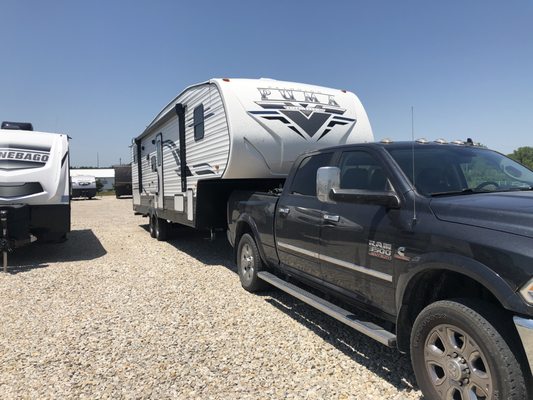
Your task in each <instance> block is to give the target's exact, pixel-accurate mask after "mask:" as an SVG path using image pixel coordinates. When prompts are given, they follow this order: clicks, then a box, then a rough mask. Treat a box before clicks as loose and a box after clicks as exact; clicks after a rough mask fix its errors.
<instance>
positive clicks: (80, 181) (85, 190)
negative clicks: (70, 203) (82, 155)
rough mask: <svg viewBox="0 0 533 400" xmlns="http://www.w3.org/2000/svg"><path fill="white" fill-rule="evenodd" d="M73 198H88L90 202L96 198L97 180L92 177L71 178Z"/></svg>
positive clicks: (79, 176) (77, 176) (78, 176)
mask: <svg viewBox="0 0 533 400" xmlns="http://www.w3.org/2000/svg"><path fill="white" fill-rule="evenodd" d="M70 179H71V185H72V190H71V193H72V195H71V197H87V198H88V199H89V200H90V199H92V198H93V197H94V196H96V178H95V177H94V176H92V175H76V176H72V177H71V178H70Z"/></svg>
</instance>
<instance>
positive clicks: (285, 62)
mask: <svg viewBox="0 0 533 400" xmlns="http://www.w3.org/2000/svg"><path fill="white" fill-rule="evenodd" d="M0 15H1V20H2V23H1V24H0V49H1V51H2V56H1V62H0V120H13V121H30V122H32V123H33V124H34V127H35V128H36V129H38V130H43V131H61V132H66V133H68V134H69V135H70V136H71V137H72V141H71V163H72V164H73V165H78V166H79V165H96V154H97V153H98V154H99V161H100V166H107V165H110V164H115V163H118V162H119V159H122V161H123V162H124V161H127V160H129V150H128V146H129V144H130V142H131V139H132V138H133V137H135V136H136V135H138V134H139V133H140V132H141V131H142V130H143V129H144V127H145V126H146V125H147V124H148V123H149V122H150V121H151V120H152V118H153V117H154V116H155V114H156V113H158V112H159V111H160V109H161V108H162V107H163V106H164V105H166V104H167V103H168V101H169V100H171V99H172V98H173V97H174V96H175V95H177V94H178V93H179V92H180V91H181V90H182V89H183V88H185V87H186V86H188V85H190V84H193V83H196V82H200V81H204V80H207V79H209V78H213V77H246V78H254V77H269V78H275V79H282V80H291V81H301V82H306V83H313V84H319V85H324V86H330V87H335V88H344V89H348V90H350V91H353V92H355V93H356V94H357V95H358V96H359V98H360V99H361V101H362V102H363V105H364V106H365V108H366V110H367V113H368V115H369V118H370V122H371V124H372V128H373V130H374V135H375V138H376V139H378V140H379V139H381V138H384V137H388V138H392V139H394V140H404V139H409V138H410V136H411V106H413V107H414V110H415V136H417V137H426V138H428V139H436V138H440V137H443V138H446V139H450V140H452V139H457V138H461V139H466V137H472V138H473V139H474V140H475V141H479V142H482V143H484V144H486V145H488V146H489V147H490V148H493V149H496V150H499V151H501V152H504V153H509V152H512V150H514V149H516V148H518V147H520V146H533V3H532V2H531V1H526V0H523V1H520V0H514V1H507V2H504V1H481V0H479V1H476V0H469V1H458V0H448V1H429V0H425V1H422V0H420V1H414V0H413V1H392V0H391V1H385V0H383V1H379V0H376V1H370V0H368V1H329V2H325V1H287V0H285V1H277V0H271V1H268V2H265V1H252V0H249V1H211V0H205V1H187V2H185V1H163V0H152V1H118V0H117V1H99V0H92V1H81V0H80V1H75V0H71V1H66V0H65V1H58V0H48V1H38V0H33V1H30V0H2V1H1V2H0Z"/></svg>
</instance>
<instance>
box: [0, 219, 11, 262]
mask: <svg viewBox="0 0 533 400" xmlns="http://www.w3.org/2000/svg"><path fill="white" fill-rule="evenodd" d="M0 228H1V230H2V236H1V237H0V251H1V252H2V265H3V270H4V272H7V253H8V252H10V251H13V246H12V244H11V242H10V241H9V239H8V237H7V210H1V211H0Z"/></svg>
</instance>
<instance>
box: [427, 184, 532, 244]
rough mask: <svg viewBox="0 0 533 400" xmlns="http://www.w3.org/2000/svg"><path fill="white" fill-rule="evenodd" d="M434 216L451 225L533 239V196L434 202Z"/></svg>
mask: <svg viewBox="0 0 533 400" xmlns="http://www.w3.org/2000/svg"><path fill="white" fill-rule="evenodd" d="M430 207H431V210H432V211H433V212H434V214H435V216H436V217H437V218H438V219H440V220H442V221H448V222H455V223H459V224H466V225H472V226H479V227H481V228H487V229H493V230H497V231H502V232H507V233H512V234H515V235H521V236H527V237H530V238H533V192H532V191H529V192H499V193H479V194H470V195H461V196H447V197H441V198H434V199H431V202H430Z"/></svg>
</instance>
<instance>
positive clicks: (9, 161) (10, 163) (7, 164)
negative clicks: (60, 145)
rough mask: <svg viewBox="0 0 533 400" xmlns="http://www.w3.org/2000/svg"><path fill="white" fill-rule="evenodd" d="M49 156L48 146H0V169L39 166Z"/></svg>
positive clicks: (42, 164)
mask: <svg viewBox="0 0 533 400" xmlns="http://www.w3.org/2000/svg"><path fill="white" fill-rule="evenodd" d="M49 158H50V148H41V147H40V148H29V147H26V146H20V147H19V146H1V147H0V169H4V170H9V169H24V168H39V167H42V166H44V165H45V164H46V162H47V161H48V159H49Z"/></svg>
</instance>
